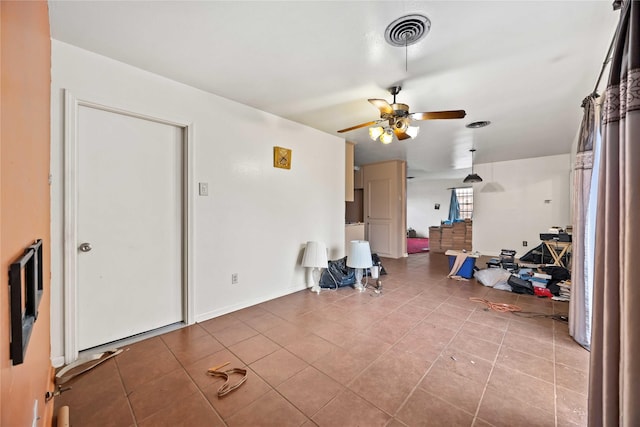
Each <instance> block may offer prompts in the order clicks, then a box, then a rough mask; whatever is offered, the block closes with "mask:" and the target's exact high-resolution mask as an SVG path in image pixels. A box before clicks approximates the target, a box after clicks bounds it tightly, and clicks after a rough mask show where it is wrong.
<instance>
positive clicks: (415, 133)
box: [404, 126, 420, 138]
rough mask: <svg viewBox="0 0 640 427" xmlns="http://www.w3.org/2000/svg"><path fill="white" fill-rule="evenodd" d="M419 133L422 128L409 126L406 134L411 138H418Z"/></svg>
mask: <svg viewBox="0 0 640 427" xmlns="http://www.w3.org/2000/svg"><path fill="white" fill-rule="evenodd" d="M418 132H420V128H419V127H418V126H409V127H408V128H407V130H406V131H404V133H406V134H407V135H409V136H410V137H411V138H415V137H416V136H418Z"/></svg>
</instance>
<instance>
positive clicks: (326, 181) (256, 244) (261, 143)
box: [51, 40, 345, 362]
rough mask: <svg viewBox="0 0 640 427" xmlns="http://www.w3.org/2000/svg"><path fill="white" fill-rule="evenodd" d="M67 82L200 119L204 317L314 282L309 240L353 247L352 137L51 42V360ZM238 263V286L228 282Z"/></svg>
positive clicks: (198, 255)
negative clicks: (347, 213) (204, 189)
mask: <svg viewBox="0 0 640 427" xmlns="http://www.w3.org/2000/svg"><path fill="white" fill-rule="evenodd" d="M185 66H189V65H188V64H185ZM247 84H249V85H250V84H258V83H257V82H251V81H248V82H247ZM63 89H69V90H70V91H71V92H72V94H73V95H74V96H75V97H76V98H78V99H82V100H86V101H93V102H97V103H101V104H104V105H107V106H110V107H116V108H120V109H123V110H128V111H132V112H136V113H140V114H144V115H148V116H153V117H158V118H162V119H167V120H172V121H176V122H180V123H190V124H192V125H193V128H194V141H193V143H194V145H193V148H194V149H195V162H194V163H195V164H194V165H193V170H192V171H191V174H192V176H193V180H194V181H195V182H208V183H209V196H208V197H196V199H195V203H194V209H195V212H194V213H193V214H194V218H195V224H194V231H195V237H194V249H195V250H194V253H193V254H192V255H193V257H194V270H195V271H194V273H195V277H194V283H195V286H194V289H195V318H196V321H202V320H205V319H208V318H211V317H215V316H217V315H220V314H224V313H227V312H230V311H233V310H236V309H239V308H242V307H246V306H249V305H253V304H256V303H259V302H262V301H265V300H268V299H271V298H275V297H278V296H281V295H285V294H288V293H291V292H294V291H297V290H300V289H303V288H305V287H306V284H305V275H304V270H303V268H302V267H300V266H299V264H300V260H301V254H302V250H303V247H304V244H305V242H306V241H307V240H321V241H324V242H325V243H326V244H327V246H328V247H329V248H330V258H331V259H335V258H338V257H341V256H343V255H344V180H345V167H344V164H345V163H344V162H345V148H344V144H345V142H344V140H343V139H340V138H337V137H335V136H332V135H329V134H325V133H323V132H320V131H317V130H314V129H311V128H308V127H306V126H303V125H300V124H298V123H294V122H291V121H288V120H285V119H282V118H279V117H276V116H273V115H271V114H268V113H265V112H262V111H259V110H256V109H254V108H250V107H247V106H244V105H241V104H238V103H235V102H232V101H229V100H227V99H224V98H221V97H219V96H216V95H212V94H209V93H206V92H203V91H201V90H198V89H194V88H192V87H189V86H186V85H183V84H181V83H177V82H174V81H171V80H168V79H166V78H163V77H160V76H157V75H154V74H151V73H148V72H146V71H143V70H140V69H137V68H134V67H131V66H129V65H126V64H124V63H121V62H117V61H114V60H111V59H108V58H106V57H103V56H100V55H96V54H93V53H91V52H88V51H85V50H82V49H79V48H76V47H73V46H70V45H67V44H65V43H61V42H58V41H56V40H52V89H51V90H52V96H51V103H52V112H51V123H52V124H51V130H52V132H51V138H52V140H51V173H52V177H53V182H52V186H51V227H52V233H51V234H52V245H51V248H52V259H51V261H52V265H51V269H52V278H51V287H52V297H51V307H52V308H51V313H52V314H51V317H52V318H51V327H52V331H51V345H52V349H51V351H52V358H53V359H54V362H55V361H56V360H59V358H60V357H61V356H62V355H63V351H64V350H63V348H64V347H63V329H64V324H63V317H64V316H63V304H62V301H63V291H62V289H63V277H62V271H63V269H62V266H63V264H62V263H63V257H62V255H63V252H62V250H63V240H62V239H63V229H62V225H63V188H64V182H63V172H64V170H63V105H64V104H63ZM275 145H278V146H283V147H287V148H291V149H292V150H293V156H292V166H291V170H282V169H276V168H274V167H273V146H275ZM123 155H126V153H123ZM196 187H197V186H196ZM196 191H197V189H196ZM232 273H238V274H239V284H237V285H231V274H232ZM114 313H116V312H114Z"/></svg>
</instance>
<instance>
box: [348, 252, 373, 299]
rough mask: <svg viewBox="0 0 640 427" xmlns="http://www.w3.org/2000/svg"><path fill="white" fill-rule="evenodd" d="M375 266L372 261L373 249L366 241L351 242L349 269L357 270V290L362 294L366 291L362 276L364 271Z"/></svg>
mask: <svg viewBox="0 0 640 427" xmlns="http://www.w3.org/2000/svg"><path fill="white" fill-rule="evenodd" d="M371 266H373V261H372V259H371V248H370V246H369V242H368V241H366V240H352V241H351V242H349V251H348V252H347V267H352V268H355V269H356V284H355V288H356V289H357V290H359V291H360V292H362V291H364V286H363V285H362V276H363V275H364V269H365V268H369V267H371Z"/></svg>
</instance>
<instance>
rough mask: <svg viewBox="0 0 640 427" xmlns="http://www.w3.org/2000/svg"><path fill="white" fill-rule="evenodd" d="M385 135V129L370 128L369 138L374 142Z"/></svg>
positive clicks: (380, 127)
mask: <svg viewBox="0 0 640 427" xmlns="http://www.w3.org/2000/svg"><path fill="white" fill-rule="evenodd" d="M383 133H384V129H382V126H377V127H374V128H369V137H370V138H371V139H373V140H374V141H375V140H376V139H378V137H379V136H380V135H382V134H383Z"/></svg>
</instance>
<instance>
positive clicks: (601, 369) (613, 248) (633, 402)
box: [589, 0, 640, 426]
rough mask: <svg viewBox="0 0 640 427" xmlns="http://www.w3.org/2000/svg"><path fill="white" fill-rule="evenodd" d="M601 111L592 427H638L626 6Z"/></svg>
mask: <svg viewBox="0 0 640 427" xmlns="http://www.w3.org/2000/svg"><path fill="white" fill-rule="evenodd" d="M613 52H614V53H613V57H612V62H611V71H610V76H609V81H608V84H607V89H606V94H605V103H604V111H603V132H602V133H603V140H602V152H601V161H600V182H599V185H598V208H597V219H596V242H595V253H596V256H595V259H596V265H595V272H594V296H593V331H592V336H591V372H590V377H589V425H590V426H640V309H639V308H640V260H638V256H639V255H640V214H639V210H640V201H639V196H638V194H639V191H640V3H639V2H637V1H628V0H627V1H624V2H623V6H622V10H621V11H620V24H619V30H618V35H617V37H616V40H615V43H614V51H613Z"/></svg>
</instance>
